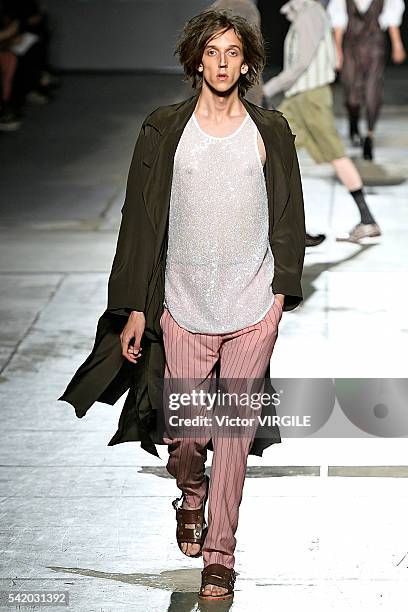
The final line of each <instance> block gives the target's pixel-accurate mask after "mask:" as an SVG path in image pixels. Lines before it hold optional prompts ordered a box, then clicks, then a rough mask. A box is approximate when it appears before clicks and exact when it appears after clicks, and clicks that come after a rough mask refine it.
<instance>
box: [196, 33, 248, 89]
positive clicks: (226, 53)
mask: <svg viewBox="0 0 408 612" xmlns="http://www.w3.org/2000/svg"><path fill="white" fill-rule="evenodd" d="M198 70H199V72H200V73H201V74H202V75H203V79H204V81H205V82H206V83H207V85H209V86H210V87H211V88H212V89H214V90H215V91H217V92H220V93H224V92H227V91H228V90H230V89H232V88H233V87H234V86H235V85H236V84H237V82H238V80H239V77H240V76H241V74H246V73H247V72H248V66H247V65H246V64H245V63H244V54H243V51H242V42H241V41H240V39H239V38H238V36H237V35H236V34H235V32H234V30H232V29H231V30H227V31H226V32H224V33H223V34H215V35H214V36H213V37H212V38H211V39H210V40H209V41H208V42H207V44H206V46H205V49H204V53H203V57H202V60H201V64H200V65H199V66H198Z"/></svg>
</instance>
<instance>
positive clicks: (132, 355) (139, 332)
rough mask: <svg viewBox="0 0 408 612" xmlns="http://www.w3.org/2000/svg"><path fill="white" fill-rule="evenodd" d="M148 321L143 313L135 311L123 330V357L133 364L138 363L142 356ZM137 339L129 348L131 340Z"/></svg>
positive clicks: (121, 335)
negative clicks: (142, 345) (142, 343)
mask: <svg viewBox="0 0 408 612" xmlns="http://www.w3.org/2000/svg"><path fill="white" fill-rule="evenodd" d="M145 324H146V319H145V316H144V313H143V312H137V311H136V310H133V311H132V312H131V313H130V315H129V319H128V322H127V323H126V325H125V327H124V328H123V331H122V333H121V334H120V342H121V344H122V355H123V356H124V357H126V359H127V360H128V361H130V362H131V363H137V361H138V359H140V357H141V356H142V349H141V348H140V343H141V340H142V336H143V333H144V329H145ZM133 338H134V339H135V342H134V344H133V345H132V346H129V344H130V342H131V340H133Z"/></svg>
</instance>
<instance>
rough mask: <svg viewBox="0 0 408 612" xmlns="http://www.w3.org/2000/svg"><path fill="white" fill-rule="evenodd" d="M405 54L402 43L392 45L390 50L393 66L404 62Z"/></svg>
mask: <svg viewBox="0 0 408 612" xmlns="http://www.w3.org/2000/svg"><path fill="white" fill-rule="evenodd" d="M406 57H407V54H406V53H405V49H404V45H403V44H402V43H400V44H398V45H394V46H393V48H392V61H393V62H394V64H402V62H404V61H405V59H406Z"/></svg>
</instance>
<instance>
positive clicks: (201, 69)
mask: <svg viewBox="0 0 408 612" xmlns="http://www.w3.org/2000/svg"><path fill="white" fill-rule="evenodd" d="M202 71H203V66H201V64H200V65H199V67H198V72H202Z"/></svg>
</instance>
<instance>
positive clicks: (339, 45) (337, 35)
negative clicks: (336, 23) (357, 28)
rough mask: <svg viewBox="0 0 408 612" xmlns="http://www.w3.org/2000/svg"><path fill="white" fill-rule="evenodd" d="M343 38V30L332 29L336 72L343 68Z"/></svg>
mask: <svg viewBox="0 0 408 612" xmlns="http://www.w3.org/2000/svg"><path fill="white" fill-rule="evenodd" d="M343 36H344V29H343V28H334V40H335V42H336V51H337V64H336V70H341V69H342V68H343Z"/></svg>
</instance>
